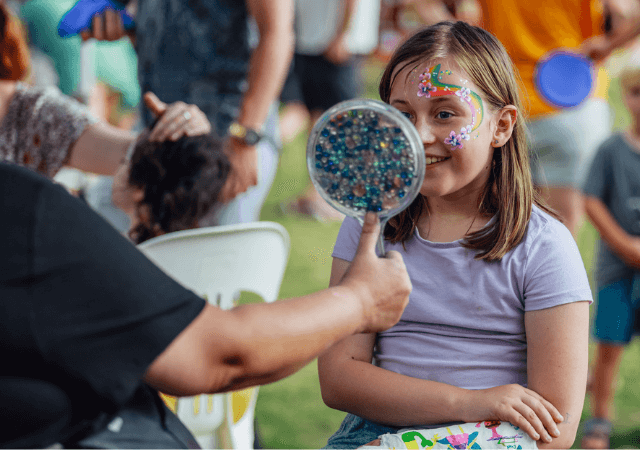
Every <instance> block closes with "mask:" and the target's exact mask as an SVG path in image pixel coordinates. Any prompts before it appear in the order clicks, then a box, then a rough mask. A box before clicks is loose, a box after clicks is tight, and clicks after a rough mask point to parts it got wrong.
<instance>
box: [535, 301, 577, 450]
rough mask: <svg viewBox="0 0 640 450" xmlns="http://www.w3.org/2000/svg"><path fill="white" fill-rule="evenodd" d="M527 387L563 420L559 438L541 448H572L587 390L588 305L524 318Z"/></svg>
mask: <svg viewBox="0 0 640 450" xmlns="http://www.w3.org/2000/svg"><path fill="white" fill-rule="evenodd" d="M524 321H525V329H526V333H527V383H528V386H529V388H530V389H532V390H534V391H536V392H537V393H539V394H540V395H542V396H543V397H544V398H546V399H547V400H549V401H550V402H551V403H553V405H555V407H556V408H557V409H558V410H559V411H560V413H561V414H562V416H563V417H564V420H563V421H562V422H561V423H559V424H558V429H559V431H560V436H559V437H556V438H554V439H553V441H552V442H551V443H544V442H539V443H538V448H570V447H571V445H573V441H574V440H575V437H576V431H577V430H578V424H579V422H580V415H581V413H582V407H583V403H584V396H585V391H586V386H587V369H588V357H589V355H588V343H589V302H586V301H584V302H575V303H568V304H565V305H560V306H555V307H553V308H548V309H542V310H538V311H529V312H526V313H525V315H524Z"/></svg>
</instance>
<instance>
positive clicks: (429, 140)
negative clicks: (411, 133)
mask: <svg viewBox="0 0 640 450" xmlns="http://www.w3.org/2000/svg"><path fill="white" fill-rule="evenodd" d="M416 129H417V130H418V135H420V139H421V140H422V143H423V144H424V145H427V144H433V143H434V142H435V141H436V136H435V134H434V133H433V128H432V127H431V125H430V124H429V123H427V122H426V121H424V120H423V121H418V122H417V123H416Z"/></svg>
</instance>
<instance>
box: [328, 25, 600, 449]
mask: <svg viewBox="0 0 640 450" xmlns="http://www.w3.org/2000/svg"><path fill="white" fill-rule="evenodd" d="M380 97H381V98H382V100H383V101H385V102H387V103H389V104H391V105H392V106H394V107H395V108H397V109H398V110H400V111H401V112H402V113H403V114H404V115H405V116H406V117H407V118H408V119H409V120H410V121H411V122H412V123H413V124H414V125H415V127H416V129H417V130H418V133H419V135H420V137H421V139H422V142H423V145H424V152H425V155H426V165H427V166H426V171H425V178H424V182H423V184H422V188H421V190H420V194H421V195H419V196H418V197H417V198H416V200H415V201H414V202H413V203H412V204H411V206H410V207H409V208H408V209H406V210H405V211H403V212H402V213H400V214H399V215H398V216H396V217H394V218H393V219H391V220H390V221H389V223H388V225H387V227H386V228H385V230H384V236H385V239H386V240H387V244H386V248H389V249H393V250H397V251H399V252H401V253H402V255H403V258H404V261H405V264H406V265H407V268H408V270H409V275H410V276H411V281H412V283H413V291H412V294H411V298H410V302H409V306H408V307H407V308H406V310H405V312H404V314H403V316H402V319H401V320H400V322H399V323H398V324H397V325H396V326H394V327H392V328H391V329H389V330H387V331H385V332H382V333H378V334H361V335H356V336H353V337H351V338H348V339H346V340H344V341H342V342H340V343H338V344H336V345H335V346H333V347H332V348H330V349H329V350H328V351H327V352H326V353H325V354H324V355H323V356H322V357H321V358H320V359H319V361H318V367H319V374H320V384H321V388H322V396H323V399H324V401H325V403H326V404H327V405H328V406H330V407H332V408H336V409H339V410H342V411H346V412H348V413H349V414H348V415H347V417H346V418H345V420H344V422H343V424H342V426H341V428H340V430H338V432H337V433H336V434H335V435H334V436H332V437H331V438H330V440H329V443H328V448H355V447H358V446H361V445H364V444H367V443H368V442H370V441H372V440H373V439H376V438H377V437H379V436H381V435H383V434H385V433H398V432H399V431H401V430H402V429H403V428H408V427H411V428H412V429H416V428H438V427H443V426H445V425H448V426H449V428H448V429H449V430H453V428H451V425H452V424H455V425H456V427H457V425H458V424H464V423H473V425H474V426H475V423H478V426H480V422H484V421H502V422H504V423H505V425H508V424H512V425H513V426H512V425H509V426H511V427H512V429H513V430H514V433H515V435H516V436H517V435H518V434H517V432H518V429H520V432H521V434H520V436H521V437H522V432H524V433H526V434H528V435H529V436H530V437H531V439H533V440H534V441H536V443H537V445H538V446H539V447H540V448H544V447H546V446H550V447H553V448H564V447H566V448H568V447H570V446H571V444H572V443H573V440H574V438H575V433H576V430H577V427H578V419H579V417H580V413H581V411H582V406H583V401H584V395H585V388H586V379H587V344H588V320H589V318H588V317H589V304H590V302H591V301H592V297H591V290H590V288H589V284H588V280H587V276H586V272H585V269H584V265H583V263H582V260H581V258H580V254H579V252H578V249H577V246H576V244H575V242H574V240H573V238H572V236H571V233H570V232H569V231H568V230H567V228H566V227H565V226H564V225H562V224H561V223H560V222H559V221H558V220H557V219H556V218H554V216H553V215H552V214H551V212H550V211H549V210H548V209H547V208H545V207H544V206H543V205H541V204H540V202H539V201H538V200H537V196H536V194H535V191H534V189H533V184H532V181H531V175H530V167H529V160H528V152H527V147H526V141H525V125H524V122H523V120H522V119H523V118H522V116H521V111H522V110H521V106H520V100H519V98H518V86H517V83H516V79H515V76H514V72H513V67H512V64H511V61H510V60H509V57H508V56H507V54H506V52H505V50H504V48H503V47H502V45H501V44H500V43H499V42H498V41H497V40H496V39H495V38H494V37H493V36H492V35H490V34H489V33H487V32H486V31H484V30H482V29H480V28H476V27H473V26H470V25H468V24H465V23H463V22H457V23H449V22H443V23H439V24H437V25H434V26H431V27H429V28H426V29H424V30H422V31H420V32H418V33H417V34H415V35H414V36H413V37H411V38H409V39H408V40H407V41H406V42H405V43H404V44H403V45H401V46H400V48H398V50H397V51H396V52H395V54H394V55H393V57H392V58H391V60H390V62H389V64H388V66H387V67H386V69H385V71H384V73H383V75H382V79H381V82H380ZM360 229H361V227H360V225H359V224H358V222H357V221H356V220H353V219H351V218H347V219H345V221H344V222H343V224H342V227H341V229H340V233H339V235H338V238H337V243H336V245H335V251H334V253H333V256H334V260H333V266H332V272H331V282H330V283H331V285H334V284H336V283H338V282H339V281H340V279H341V278H342V276H343V275H344V274H345V272H346V271H347V269H348V268H349V264H350V261H351V260H352V259H353V255H354V253H355V250H356V248H357V242H358V236H359V234H360ZM487 423H489V422H487ZM516 427H518V428H516ZM455 429H457V428H455ZM445 434H446V433H445ZM460 436H462V434H461V435H460ZM440 437H443V435H442V434H440ZM452 439H453V438H452ZM455 439H458V438H457V437H456V438H455ZM455 439H454V441H455ZM454 441H451V440H450V442H454ZM416 442H418V441H416ZM456 442H457V441H456ZM529 442H531V443H533V442H532V441H529ZM429 443H431V444H433V442H431V441H429ZM420 445H422V446H428V444H427V441H426V440H424V441H422V443H421V444H420ZM443 445H444V444H443ZM465 445H466V444H465ZM469 445H471V444H469ZM474 445H480V447H473V448H484V446H485V445H493V446H495V445H496V443H481V442H477V441H476V442H475V444H474ZM415 448H417V447H415Z"/></svg>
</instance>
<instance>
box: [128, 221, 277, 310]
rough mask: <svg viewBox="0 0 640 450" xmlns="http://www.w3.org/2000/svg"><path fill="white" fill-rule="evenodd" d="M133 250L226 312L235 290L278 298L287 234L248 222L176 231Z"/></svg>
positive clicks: (271, 226) (274, 227)
mask: <svg viewBox="0 0 640 450" xmlns="http://www.w3.org/2000/svg"><path fill="white" fill-rule="evenodd" d="M138 248H139V249H140V250H142V252H143V253H145V254H146V255H147V257H148V258H149V259H151V260H152V261H153V262H154V263H156V264H157V265H158V266H159V267H160V268H161V269H163V270H164V271H165V272H166V273H167V274H168V275H169V276H171V277H173V278H174V279H175V280H176V281H178V282H179V283H181V284H182V285H183V286H185V287H187V288H189V289H191V290H193V291H194V292H196V293H197V294H199V295H206V297H207V299H208V300H209V302H210V303H212V304H216V305H218V306H220V307H222V308H224V309H228V308H231V307H232V306H233V300H234V296H235V295H236V294H237V292H238V291H240V290H242V291H249V292H253V293H256V294H258V295H260V296H261V297H262V298H263V299H264V301H266V302H272V301H274V300H276V299H277V298H278V292H279V291H280V284H281V283H282V278H283V276H284V269H285V267H286V264H287V260H288V258H289V234H288V233H287V230H286V229H285V228H284V227H283V226H281V225H279V224H277V223H273V222H253V223H245V224H237V225H225V226H220V227H207V228H196V229H193V230H185V231H177V232H174V233H169V234H165V235H162V236H159V237H156V238H153V239H149V240H148V241H145V242H143V243H142V244H140V245H138Z"/></svg>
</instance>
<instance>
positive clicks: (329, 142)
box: [307, 99, 425, 253]
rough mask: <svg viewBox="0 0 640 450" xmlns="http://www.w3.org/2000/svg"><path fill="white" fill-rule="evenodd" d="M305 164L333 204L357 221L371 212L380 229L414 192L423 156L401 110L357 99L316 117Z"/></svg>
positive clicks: (323, 194)
mask: <svg viewBox="0 0 640 450" xmlns="http://www.w3.org/2000/svg"><path fill="white" fill-rule="evenodd" d="M307 167H308V169H309V174H310V176H311V181H312V183H313V185H314V186H315V188H316V189H317V191H318V192H319V193H320V195H321V196H322V198H323V199H324V200H326V201H327V202H328V203H329V204H330V205H331V206H332V207H334V208H335V209H337V210H338V211H340V212H341V213H343V214H346V215H348V216H352V217H356V218H357V219H359V220H360V221H361V222H362V219H363V218H364V215H365V213H366V212H367V211H374V212H376V213H377V214H378V216H379V218H380V221H381V222H382V226H383V228H384V225H385V224H386V222H387V221H388V220H389V218H391V217H393V216H394V215H396V214H398V213H399V212H400V211H402V210H403V209H405V208H406V207H408V206H409V205H410V204H411V202H412V201H413V200H414V199H415V198H416V196H417V195H418V193H419V191H420V186H421V185H422V181H423V180H424V171H425V156H424V149H423V145H422V142H421V140H420V136H419V135H418V132H417V130H416V129H415V127H414V126H413V124H412V123H411V122H410V121H409V120H408V119H407V118H406V117H405V116H403V115H402V114H401V113H400V111H398V110H397V109H395V108H393V107H392V106H389V105H387V104H386V103H383V102H380V101H376V100H369V99H357V100H349V101H346V102H342V103H338V104H337V105H335V106H334V107H332V108H331V109H329V110H328V111H326V112H325V113H324V114H323V115H322V116H321V117H320V119H318V121H317V122H316V124H315V125H314V127H313V129H312V130H311V134H310V136H309V142H308V143H307ZM380 250H381V251H382V252H383V253H384V249H383V248H382V246H381V248H380Z"/></svg>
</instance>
